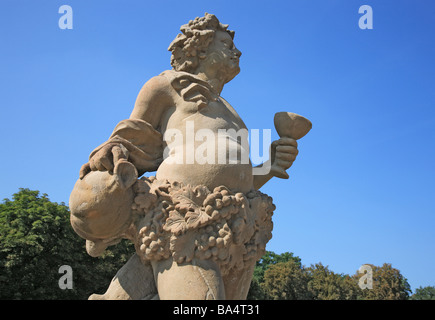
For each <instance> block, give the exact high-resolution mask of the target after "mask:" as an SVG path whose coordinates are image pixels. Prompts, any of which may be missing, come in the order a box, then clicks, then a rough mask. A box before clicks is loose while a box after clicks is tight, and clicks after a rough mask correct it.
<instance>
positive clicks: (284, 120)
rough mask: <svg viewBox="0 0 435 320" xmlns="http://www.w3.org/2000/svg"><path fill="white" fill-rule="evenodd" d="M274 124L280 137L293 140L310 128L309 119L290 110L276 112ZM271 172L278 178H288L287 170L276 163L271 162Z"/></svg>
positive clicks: (300, 136)
mask: <svg viewBox="0 0 435 320" xmlns="http://www.w3.org/2000/svg"><path fill="white" fill-rule="evenodd" d="M274 124H275V129H276V132H277V133H278V135H279V136H280V137H281V138H284V137H287V138H292V139H295V140H299V139H301V138H302V137H303V136H305V135H306V134H307V133H308V132H309V131H310V130H311V128H312V123H311V121H310V120H308V119H307V118H304V117H302V116H300V115H298V114H296V113H292V112H277V113H276V114H275V117H274ZM271 173H272V174H273V175H274V176H276V177H278V178H282V179H288V178H289V175H288V174H287V172H286V171H285V170H284V169H283V168H282V167H280V166H278V165H277V164H272V167H271Z"/></svg>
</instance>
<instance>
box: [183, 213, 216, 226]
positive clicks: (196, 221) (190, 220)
mask: <svg viewBox="0 0 435 320" xmlns="http://www.w3.org/2000/svg"><path fill="white" fill-rule="evenodd" d="M210 220H211V217H210V216H209V215H208V214H207V213H206V212H205V211H202V210H199V209H198V210H195V211H188V212H187V213H186V221H187V228H188V229H195V228H198V227H201V226H203V225H205V224H207V223H208V222H209V221H210Z"/></svg>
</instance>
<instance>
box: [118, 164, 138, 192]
mask: <svg viewBox="0 0 435 320" xmlns="http://www.w3.org/2000/svg"><path fill="white" fill-rule="evenodd" d="M113 173H114V174H115V176H116V177H117V182H118V183H119V185H120V186H121V188H123V189H128V188H130V187H131V186H132V185H133V184H134V183H135V182H136V180H137V178H138V173H137V170H136V167H135V166H134V165H133V164H132V163H130V162H128V161H127V160H124V159H121V160H119V161H118V163H117V164H116V165H115V169H114V170H113Z"/></svg>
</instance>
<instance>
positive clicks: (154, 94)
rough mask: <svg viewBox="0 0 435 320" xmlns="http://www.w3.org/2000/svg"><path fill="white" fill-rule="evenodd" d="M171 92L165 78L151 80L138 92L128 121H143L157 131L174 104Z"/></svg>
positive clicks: (159, 77) (158, 77)
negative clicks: (165, 114)
mask: <svg viewBox="0 0 435 320" xmlns="http://www.w3.org/2000/svg"><path fill="white" fill-rule="evenodd" d="M172 92H173V89H172V87H171V85H170V83H169V80H168V79H167V78H166V77H165V76H163V75H160V76H156V77H153V78H151V79H150V80H149V81H147V82H146V83H145V84H144V86H143V87H142V89H141V90H140V92H139V94H138V96H137V98H136V102H135V105H134V108H133V111H132V113H131V115H130V119H140V120H144V121H146V122H148V123H149V124H151V125H152V127H153V128H154V129H156V130H158V129H159V127H160V125H161V120H162V117H163V115H164V113H165V112H166V111H167V110H168V109H169V108H170V107H171V106H173V104H174V103H173V96H172Z"/></svg>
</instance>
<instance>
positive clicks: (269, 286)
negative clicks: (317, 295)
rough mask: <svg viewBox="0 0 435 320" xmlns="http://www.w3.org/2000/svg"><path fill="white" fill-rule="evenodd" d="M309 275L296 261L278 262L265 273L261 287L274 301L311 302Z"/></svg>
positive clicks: (267, 296)
mask: <svg viewBox="0 0 435 320" xmlns="http://www.w3.org/2000/svg"><path fill="white" fill-rule="evenodd" d="M308 281H309V275H308V273H307V272H306V270H305V269H304V268H303V267H302V266H301V265H300V264H298V263H297V262H296V261H294V260H289V261H286V262H278V263H276V264H273V265H271V266H270V267H269V268H267V270H266V271H265V272H264V282H263V283H262V284H261V287H262V289H263V291H264V293H265V295H266V298H267V299H272V300H309V299H312V296H311V292H310V291H309V290H308Z"/></svg>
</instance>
